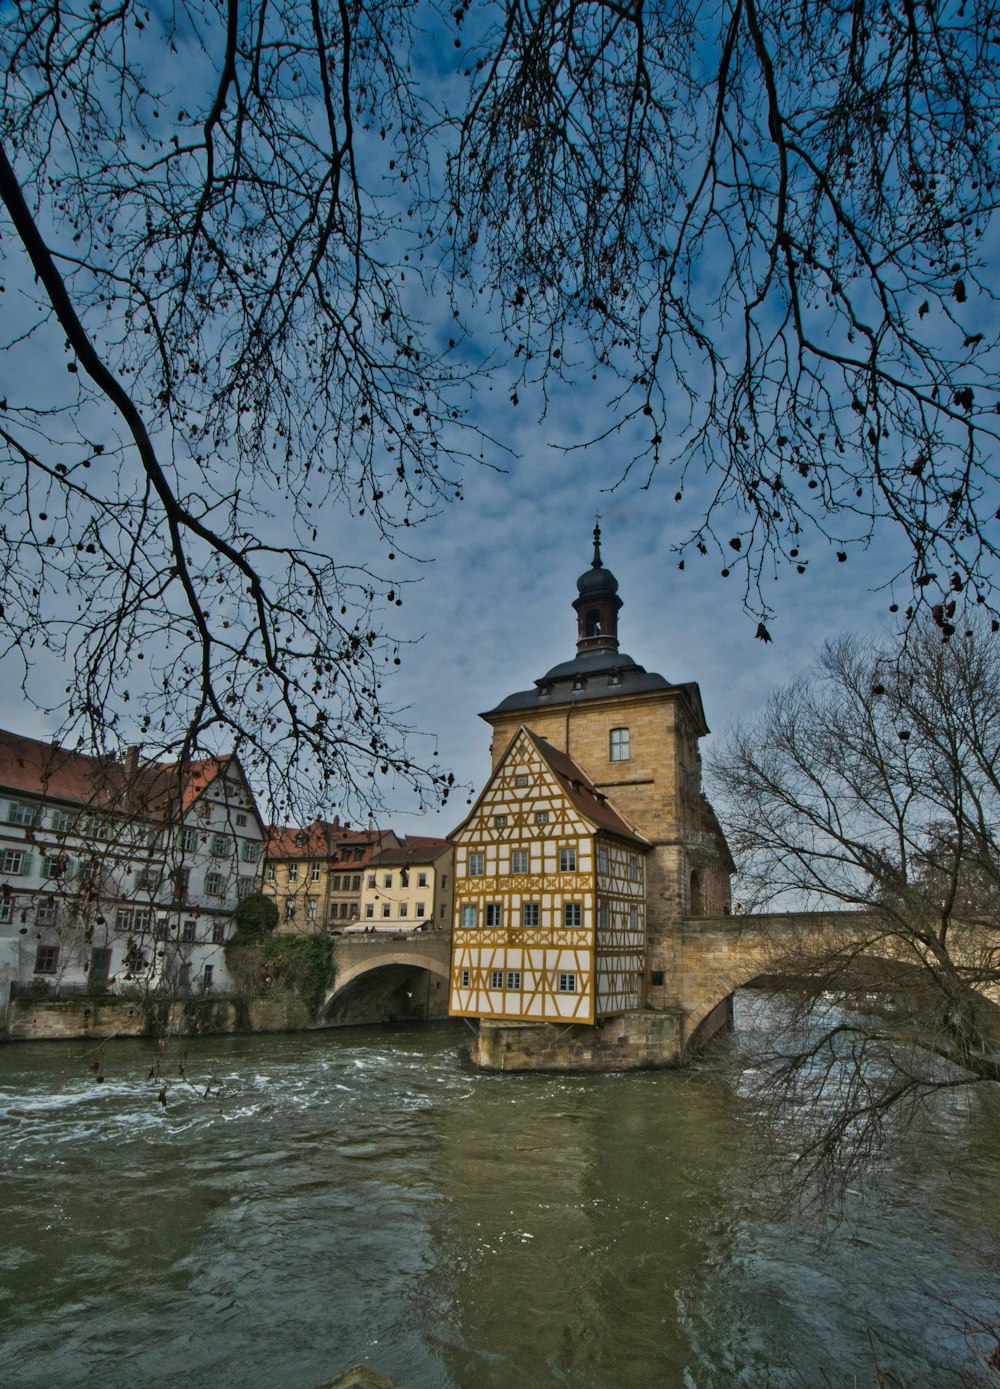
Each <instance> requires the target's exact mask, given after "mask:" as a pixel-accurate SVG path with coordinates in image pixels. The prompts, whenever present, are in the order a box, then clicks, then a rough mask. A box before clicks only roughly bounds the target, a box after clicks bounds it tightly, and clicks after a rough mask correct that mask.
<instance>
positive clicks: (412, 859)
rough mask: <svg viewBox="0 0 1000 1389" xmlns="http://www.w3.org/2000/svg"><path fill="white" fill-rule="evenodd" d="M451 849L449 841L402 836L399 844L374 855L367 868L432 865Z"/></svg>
mask: <svg viewBox="0 0 1000 1389" xmlns="http://www.w3.org/2000/svg"><path fill="white" fill-rule="evenodd" d="M450 848H451V840H450V839H434V838H432V837H430V836H428V835H423V834H408V835H404V837H403V840H402V842H401V843H399V844H393V845H390V846H389V847H388V848H385V849H383V850H382V852H381V853H380V854H378V855H376V857H375V858H373V859H372V860H371V862H370V863H369V864H368V865H367V866H368V867H369V868H396V867H398V868H412V867H418V866H419V865H421V864H430V863H434V862H435V860H436V859H439V858H440V857H441V855H442V854H443V853H446V852H447V850H448V849H450Z"/></svg>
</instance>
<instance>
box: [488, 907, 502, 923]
mask: <svg viewBox="0 0 1000 1389" xmlns="http://www.w3.org/2000/svg"><path fill="white" fill-rule="evenodd" d="M486 924H487V926H502V925H503V903H502V902H487V903H486Z"/></svg>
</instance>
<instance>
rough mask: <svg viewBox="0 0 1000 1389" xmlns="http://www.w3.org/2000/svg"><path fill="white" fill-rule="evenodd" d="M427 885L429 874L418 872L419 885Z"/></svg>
mask: <svg viewBox="0 0 1000 1389" xmlns="http://www.w3.org/2000/svg"><path fill="white" fill-rule="evenodd" d="M426 886H427V874H426V873H418V874H417V887H426Z"/></svg>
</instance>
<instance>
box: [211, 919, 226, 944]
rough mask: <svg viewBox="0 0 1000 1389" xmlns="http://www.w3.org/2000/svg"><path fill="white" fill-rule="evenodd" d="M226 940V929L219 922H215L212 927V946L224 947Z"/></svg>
mask: <svg viewBox="0 0 1000 1389" xmlns="http://www.w3.org/2000/svg"><path fill="white" fill-rule="evenodd" d="M225 940H226V928H225V926H223V924H222V922H221V921H217V922H216V923H215V925H214V926H213V927H212V944H213V945H224V944H225Z"/></svg>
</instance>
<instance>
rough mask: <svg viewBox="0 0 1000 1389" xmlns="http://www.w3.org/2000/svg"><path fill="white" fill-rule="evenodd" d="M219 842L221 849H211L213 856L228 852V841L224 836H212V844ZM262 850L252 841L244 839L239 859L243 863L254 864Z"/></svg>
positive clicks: (260, 846)
mask: <svg viewBox="0 0 1000 1389" xmlns="http://www.w3.org/2000/svg"><path fill="white" fill-rule="evenodd" d="M219 840H221V841H222V848H221V849H213V850H212V852H213V853H214V854H222V853H226V852H227V851H228V848H229V841H228V839H227V838H226V836H225V835H224V834H217V835H215V836H214V839H213V841H212V842H213V843H217V842H218V841H219ZM262 848H263V846H262V845H260V844H255V843H254V842H253V840H252V839H246V840H244V842H243V848H242V849H241V850H240V857H241V858H242V860H243V862H244V863H256V862H257V860H258V859H259V858H260V855H261V849H262Z"/></svg>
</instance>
